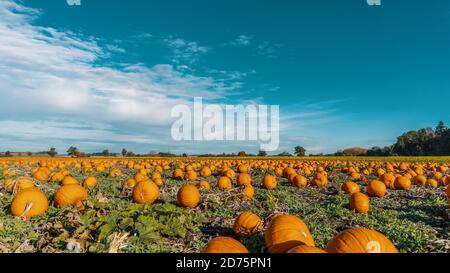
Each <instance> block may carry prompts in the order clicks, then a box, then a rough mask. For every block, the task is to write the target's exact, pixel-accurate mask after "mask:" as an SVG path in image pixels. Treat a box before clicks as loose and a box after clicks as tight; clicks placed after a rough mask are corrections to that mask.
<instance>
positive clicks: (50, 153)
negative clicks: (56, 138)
mask: <svg viewBox="0 0 450 273" xmlns="http://www.w3.org/2000/svg"><path fill="white" fill-rule="evenodd" d="M47 154H48V155H49V156H50V157H55V156H56V155H57V154H58V152H57V151H56V148H50V151H48V152H47Z"/></svg>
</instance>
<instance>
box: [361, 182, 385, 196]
mask: <svg viewBox="0 0 450 273" xmlns="http://www.w3.org/2000/svg"><path fill="white" fill-rule="evenodd" d="M366 193H367V195H369V196H370V197H379V198H381V197H384V196H385V195H386V185H385V184H384V183H383V182H381V181H378V180H373V181H370V182H369V184H368V185H367V187H366Z"/></svg>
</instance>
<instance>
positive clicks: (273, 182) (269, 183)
mask: <svg viewBox="0 0 450 273" xmlns="http://www.w3.org/2000/svg"><path fill="white" fill-rule="evenodd" d="M262 185H263V187H264V188H265V189H268V190H274V189H276V188H277V178H276V177H275V176H273V175H271V174H266V175H265V176H264V178H263V181H262Z"/></svg>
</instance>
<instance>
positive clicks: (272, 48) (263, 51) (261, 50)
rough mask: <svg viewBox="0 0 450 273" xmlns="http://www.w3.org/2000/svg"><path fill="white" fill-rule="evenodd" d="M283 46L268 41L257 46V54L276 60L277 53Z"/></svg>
mask: <svg viewBox="0 0 450 273" xmlns="http://www.w3.org/2000/svg"><path fill="white" fill-rule="evenodd" d="M282 46H283V45H282V44H280V43H271V42H268V41H264V42H262V43H260V44H259V45H258V46H257V48H256V49H257V52H258V54H259V55H262V56H264V57H267V58H275V57H276V53H277V52H278V50H279V49H280V48H281V47H282Z"/></svg>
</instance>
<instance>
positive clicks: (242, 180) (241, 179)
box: [237, 173, 252, 186]
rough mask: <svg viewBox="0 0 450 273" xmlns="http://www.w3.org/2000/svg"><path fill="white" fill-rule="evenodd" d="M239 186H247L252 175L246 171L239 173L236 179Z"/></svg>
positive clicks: (250, 182) (250, 181)
mask: <svg viewBox="0 0 450 273" xmlns="http://www.w3.org/2000/svg"><path fill="white" fill-rule="evenodd" d="M237 183H238V185H239V186H247V185H251V184H252V177H251V176H250V175H249V174H248V173H240V174H239V176H238V179H237Z"/></svg>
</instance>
